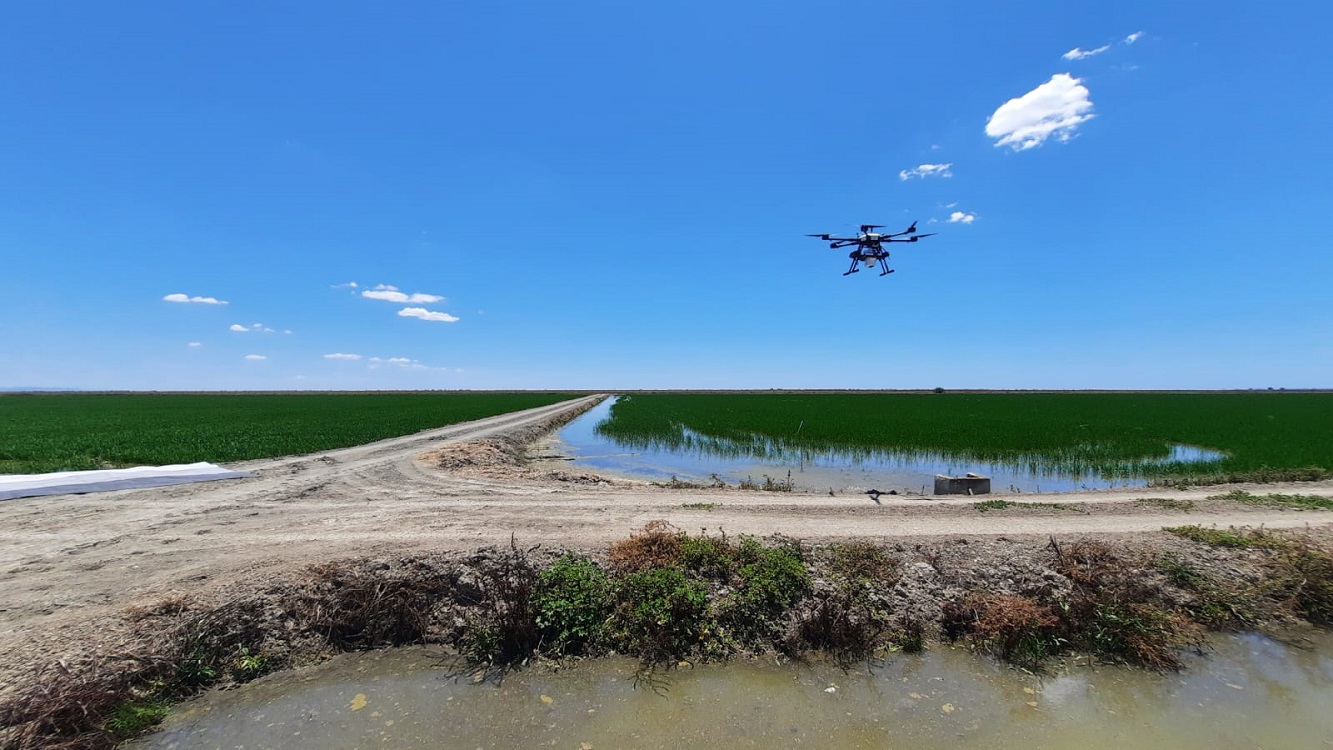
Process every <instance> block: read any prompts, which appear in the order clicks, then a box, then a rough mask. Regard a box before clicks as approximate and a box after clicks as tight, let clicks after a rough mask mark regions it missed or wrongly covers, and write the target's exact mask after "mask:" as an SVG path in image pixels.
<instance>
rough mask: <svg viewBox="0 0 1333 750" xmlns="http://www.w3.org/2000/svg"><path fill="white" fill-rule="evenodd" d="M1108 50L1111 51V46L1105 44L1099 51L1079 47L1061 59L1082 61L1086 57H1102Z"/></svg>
mask: <svg viewBox="0 0 1333 750" xmlns="http://www.w3.org/2000/svg"><path fill="white" fill-rule="evenodd" d="M1132 43H1133V42H1131V44H1132ZM1108 49H1111V45H1109V44H1103V45H1102V46H1100V47H1098V48H1097V49H1079V48H1078V47H1075V48H1073V49H1071V50H1069V51H1068V52H1066V53H1064V54H1063V55H1061V57H1063V58H1064V59H1066V60H1082V59H1083V58H1085V57H1092V56H1093V55H1100V54H1101V53H1103V52H1105V51H1106V50H1108Z"/></svg>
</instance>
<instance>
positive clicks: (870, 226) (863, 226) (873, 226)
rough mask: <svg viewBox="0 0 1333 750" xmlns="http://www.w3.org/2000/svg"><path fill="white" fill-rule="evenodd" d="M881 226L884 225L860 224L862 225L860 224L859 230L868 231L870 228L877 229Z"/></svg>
mask: <svg viewBox="0 0 1333 750" xmlns="http://www.w3.org/2000/svg"><path fill="white" fill-rule="evenodd" d="M883 226H884V225H883V224H862V225H861V231H862V232H869V231H870V230H872V229H879V228H881V227H883Z"/></svg>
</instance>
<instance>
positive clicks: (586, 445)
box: [550, 398, 1222, 494]
mask: <svg viewBox="0 0 1333 750" xmlns="http://www.w3.org/2000/svg"><path fill="white" fill-rule="evenodd" d="M614 402H615V399H614V398H609V399H607V400H605V401H603V402H602V403H601V404H598V405H597V406H596V407H595V408H593V409H591V410H589V411H588V412H586V413H585V414H583V415H582V416H580V417H579V418H578V419H576V420H574V421H573V422H570V423H569V424H568V425H566V426H565V427H564V428H563V429H561V430H560V431H559V432H558V433H557V435H556V439H555V440H554V441H552V443H551V445H550V452H551V453H555V454H559V455H561V456H563V457H566V458H568V459H570V460H569V464H570V465H572V466H573V467H576V468H580V469H583V470H586V471H590V472H594V473H601V474H607V475H619V476H627V477H631V478H635V479H645V480H648V481H654V482H665V481H670V479H671V478H672V477H676V478H677V479H680V480H682V481H690V482H696V483H701V484H708V483H709V482H711V481H714V480H713V476H714V475H716V477H717V479H720V480H722V481H724V482H726V483H728V484H732V485H735V484H739V483H740V482H742V481H747V480H748V481H752V482H754V483H756V484H758V485H763V484H764V482H765V480H766V479H769V480H772V481H774V482H780V483H786V482H788V481H790V483H791V484H792V486H793V488H794V489H796V490H800V491H803V492H827V491H834V492H864V491H865V490H868V489H878V490H882V491H884V492H888V491H889V490H895V491H897V492H903V493H919V494H930V493H932V492H933V491H934V482H935V475H936V474H946V475H949V476H962V475H964V474H967V473H969V472H970V473H974V474H980V475H982V476H986V477H990V478H991V490H992V492H997V493H998V492H1069V491H1074V490H1095V489H1106V488H1110V487H1142V486H1145V485H1147V484H1148V480H1147V478H1144V477H1114V478H1107V477H1103V476H1101V475H1099V474H1096V473H1094V472H1076V471H1068V470H1064V469H1061V468H1058V467H1057V466H1056V465H1055V464H1056V461H1055V459H1052V462H1051V463H1052V465H1051V466H1043V465H1042V463H1041V457H1040V456H1033V457H1030V459H1031V460H1030V461H1028V462H1027V463H1025V464H1023V465H1011V464H1002V463H995V462H990V461H982V460H975V461H972V460H967V459H960V458H957V457H950V456H944V455H932V454H921V453H918V454H912V455H906V454H895V453H893V452H889V451H886V452H881V453H876V454H874V455H853V454H850V453H839V452H837V451H822V452H810V451H781V450H777V449H770V450H769V451H767V452H768V453H769V456H768V457H766V458H763V459H760V458H755V457H746V456H740V457H738V456H734V455H725V453H726V452H727V451H717V450H706V449H696V450H672V449H665V448H664V449H656V448H643V447H639V446H626V445H621V444H619V443H617V442H615V441H614V440H612V439H610V438H608V437H606V436H603V435H601V434H599V433H598V431H597V425H598V424H599V423H601V422H602V421H604V420H606V419H607V418H608V417H609V416H610V413H611V406H612V404H613V403H614ZM697 442H698V443H699V444H704V445H707V444H708V443H709V442H710V441H709V440H708V439H707V438H704V439H701V440H698V441H697ZM1219 458H1222V454H1220V453H1217V452H1216V451H1210V450H1207V449H1204V448H1197V447H1194V446H1186V445H1176V446H1172V448H1171V452H1170V455H1168V456H1166V457H1165V458H1162V459H1160V460H1159V463H1176V462H1181V463H1194V462H1204V461H1214V460H1217V459H1219Z"/></svg>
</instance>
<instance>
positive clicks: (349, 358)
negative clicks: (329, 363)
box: [324, 352, 361, 362]
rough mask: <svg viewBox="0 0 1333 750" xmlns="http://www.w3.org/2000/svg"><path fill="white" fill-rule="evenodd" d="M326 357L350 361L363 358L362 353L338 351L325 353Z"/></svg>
mask: <svg viewBox="0 0 1333 750" xmlns="http://www.w3.org/2000/svg"><path fill="white" fill-rule="evenodd" d="M324 359H341V360H346V361H349V362H354V361H356V360H358V359H361V355H360V354H343V353H342V352H336V353H334V354H325V355H324Z"/></svg>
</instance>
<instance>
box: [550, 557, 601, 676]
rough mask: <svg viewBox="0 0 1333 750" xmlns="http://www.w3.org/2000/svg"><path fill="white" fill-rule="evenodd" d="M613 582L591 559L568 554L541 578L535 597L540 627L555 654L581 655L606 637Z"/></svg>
mask: <svg viewBox="0 0 1333 750" xmlns="http://www.w3.org/2000/svg"><path fill="white" fill-rule="evenodd" d="M612 593H613V590H612V587H611V582H610V580H609V579H608V578H607V576H606V574H605V573H604V572H602V569H601V568H599V567H597V566H596V565H595V564H594V563H593V562H592V561H591V560H588V559H587V558H584V557H579V556H577V555H565V556H564V557H561V558H560V559H559V560H557V561H556V562H555V564H553V565H552V566H551V567H549V568H547V569H545V570H543V571H542V572H541V573H540V574H539V575H538V576H537V590H536V591H535V592H534V594H533V597H532V608H533V610H534V614H535V618H536V622H537V627H538V628H539V629H540V630H541V634H542V639H543V641H544V642H545V643H547V644H549V648H550V649H551V650H552V651H554V652H555V653H562V654H579V653H582V652H583V650H584V649H585V647H587V646H588V645H589V644H595V643H597V641H598V640H600V639H601V638H602V636H603V629H604V627H605V625H606V619H607V617H608V616H609V615H610V614H611V607H612V604H613V600H612Z"/></svg>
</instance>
